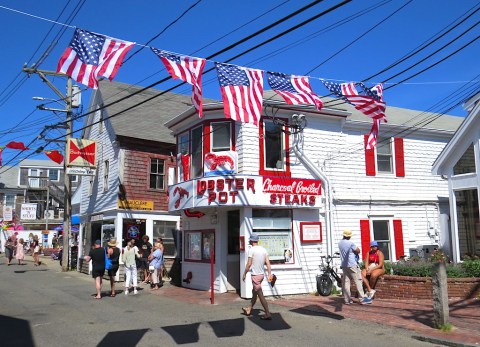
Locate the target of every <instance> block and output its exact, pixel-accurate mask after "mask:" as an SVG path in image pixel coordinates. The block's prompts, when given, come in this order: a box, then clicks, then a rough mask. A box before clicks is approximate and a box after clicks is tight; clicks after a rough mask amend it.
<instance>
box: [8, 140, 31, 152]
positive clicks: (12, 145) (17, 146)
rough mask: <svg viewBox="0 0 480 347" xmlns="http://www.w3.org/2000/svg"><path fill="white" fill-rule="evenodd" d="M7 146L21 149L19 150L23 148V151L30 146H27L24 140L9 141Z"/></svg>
mask: <svg viewBox="0 0 480 347" xmlns="http://www.w3.org/2000/svg"><path fill="white" fill-rule="evenodd" d="M5 147H7V148H11V149H19V150H22V151H25V150H27V149H28V147H25V145H24V144H23V142H15V141H11V142H9V143H7V144H6V146H5Z"/></svg>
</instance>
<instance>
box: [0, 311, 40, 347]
mask: <svg viewBox="0 0 480 347" xmlns="http://www.w3.org/2000/svg"><path fill="white" fill-rule="evenodd" d="M0 327H2V331H3V332H8V335H5V334H2V335H3V336H2V340H3V343H8V344H9V345H11V346H22V347H35V343H34V342H33V336H32V330H31V329H30V323H29V322H28V321H26V320H24V319H18V318H13V317H8V316H3V315H0Z"/></svg>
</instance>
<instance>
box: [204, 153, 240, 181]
mask: <svg viewBox="0 0 480 347" xmlns="http://www.w3.org/2000/svg"><path fill="white" fill-rule="evenodd" d="M204 159H205V160H204V165H203V172H204V176H205V177H208V176H219V175H233V174H235V173H236V171H237V163H238V155H237V152H235V151H222V152H209V153H206V154H205V157H204Z"/></svg>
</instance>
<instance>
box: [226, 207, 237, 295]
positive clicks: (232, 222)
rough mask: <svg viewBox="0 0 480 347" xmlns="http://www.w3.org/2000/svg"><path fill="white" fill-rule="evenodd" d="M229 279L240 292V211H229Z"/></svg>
mask: <svg viewBox="0 0 480 347" xmlns="http://www.w3.org/2000/svg"><path fill="white" fill-rule="evenodd" d="M227 219H228V220H227V225H228V227H227V230H228V254H227V281H228V283H229V284H230V287H233V288H234V289H235V291H236V292H237V293H239V292H240V211H238V210H237V211H228V213H227Z"/></svg>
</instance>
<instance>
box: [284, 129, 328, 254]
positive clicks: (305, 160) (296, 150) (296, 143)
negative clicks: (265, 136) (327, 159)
mask: <svg viewBox="0 0 480 347" xmlns="http://www.w3.org/2000/svg"><path fill="white" fill-rule="evenodd" d="M299 142H300V135H299V133H295V134H293V152H294V153H295V155H296V156H297V158H298V159H300V160H301V161H302V162H303V164H304V165H305V166H306V167H307V169H309V170H310V171H311V172H313V174H314V176H316V177H317V178H318V179H320V180H322V181H323V183H324V184H325V226H326V236H327V255H333V253H334V252H333V230H332V210H331V206H332V205H333V194H332V187H331V184H330V181H329V180H328V178H327V176H326V175H325V174H324V173H323V172H322V171H321V170H320V169H319V168H318V167H317V166H316V165H315V164H314V163H313V162H312V161H311V160H310V159H309V158H308V157H307V156H306V155H304V154H303V150H301V149H300V147H299Z"/></svg>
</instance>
